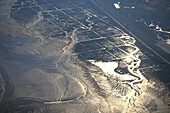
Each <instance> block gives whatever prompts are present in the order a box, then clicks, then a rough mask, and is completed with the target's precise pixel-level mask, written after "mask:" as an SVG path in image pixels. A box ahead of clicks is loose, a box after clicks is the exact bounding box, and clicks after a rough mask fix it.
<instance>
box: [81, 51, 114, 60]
mask: <svg viewBox="0 0 170 113" xmlns="http://www.w3.org/2000/svg"><path fill="white" fill-rule="evenodd" d="M80 55H81V56H83V57H84V58H85V59H86V60H96V61H113V60H116V58H115V57H114V56H112V55H111V54H109V53H108V52H107V51H105V50H98V51H93V52H86V53H81V54H80Z"/></svg>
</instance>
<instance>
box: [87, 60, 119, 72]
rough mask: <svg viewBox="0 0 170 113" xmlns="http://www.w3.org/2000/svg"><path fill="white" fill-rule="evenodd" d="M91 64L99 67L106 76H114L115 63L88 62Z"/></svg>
mask: <svg viewBox="0 0 170 113" xmlns="http://www.w3.org/2000/svg"><path fill="white" fill-rule="evenodd" d="M89 61H90V62H91V63H92V64H94V65H96V66H98V67H100V68H101V69H102V71H103V72H104V73H106V74H115V71H114V70H115V69H116V68H117V67H118V63H117V62H95V61H94V60H89Z"/></svg>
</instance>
